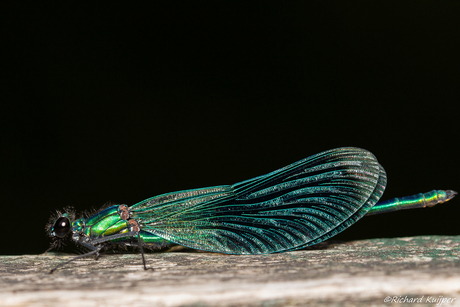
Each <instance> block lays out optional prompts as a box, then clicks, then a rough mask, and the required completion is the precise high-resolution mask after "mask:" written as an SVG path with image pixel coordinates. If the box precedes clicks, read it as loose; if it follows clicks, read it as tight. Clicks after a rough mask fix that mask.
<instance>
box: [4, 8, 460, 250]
mask: <svg viewBox="0 0 460 307" xmlns="http://www.w3.org/2000/svg"><path fill="white" fill-rule="evenodd" d="M459 12H460V5H459V2H456V1H451V2H447V1H403V2H400V1H384V2H369V1H336V2H334V1H332V2H331V1H327V2H326V1H320V2H313V1H308V2H307V1H303V2H297V3H292V2H289V3H284V2H279V3H276V4H273V3H267V2H260V3H257V4H254V3H252V4H248V3H246V2H233V1H231V2H219V3H217V4H216V3H203V2H196V1H195V2H192V3H188V2H180V3H174V4H161V5H158V4H157V2H154V3H153V4H151V5H149V6H137V5H133V4H125V5H117V4H113V3H108V2H104V3H98V4H87V5H82V4H75V5H73V4H68V3H65V4H61V3H53V5H48V6H47V5H45V4H37V3H34V2H31V3H28V4H25V3H21V4H18V3H16V4H13V5H12V6H10V7H9V8H8V9H7V10H6V11H5V12H4V14H5V15H6V19H5V20H4V21H3V25H2V28H3V29H2V32H3V33H4V34H6V37H4V38H3V39H2V45H3V48H2V49H4V50H6V51H7V53H8V54H7V56H6V57H3V59H2V62H3V69H2V75H3V80H4V81H3V85H4V86H5V87H4V88H3V91H2V94H1V97H2V98H1V100H2V107H1V110H2V112H1V163H2V167H1V202H2V204H1V206H2V207H1V208H2V210H1V212H2V215H1V216H2V219H1V225H2V228H1V229H2V230H1V232H2V244H0V249H1V251H0V253H1V254H24V253H41V252H43V251H44V250H45V249H46V248H47V247H48V246H49V238H48V237H47V236H46V234H45V232H44V226H45V224H46V223H47V221H48V218H49V216H50V215H51V213H52V212H54V210H56V209H59V208H62V207H65V206H69V205H71V206H74V207H75V208H76V209H77V210H79V211H82V210H87V209H90V208H98V207H100V206H102V205H103V204H104V203H105V202H107V201H113V202H117V203H126V204H129V205H131V204H134V203H136V202H138V201H141V200H143V199H146V198H148V197H152V196H155V195H158V194H162V193H166V192H171V191H177V190H184V189H191V188H200V187H206V186H213V185H221V184H232V183H235V182H238V181H242V180H245V179H249V178H251V177H254V176H258V175H262V174H265V173H267V172H270V171H273V170H275V169H277V168H279V167H282V166H285V165H287V164H290V163H292V162H295V161H297V160H299V159H302V158H305V157H307V156H309V155H312V154H315V153H318V152H320V151H323V150H327V149H331V148H335V147H341V146H357V147H362V148H366V149H368V150H370V151H372V152H373V153H374V154H375V155H376V156H377V158H378V159H379V161H380V163H381V164H382V165H383V166H384V167H385V169H386V171H387V174H388V185H387V190H386V192H385V194H384V196H383V198H382V199H388V198H393V197H397V196H405V195H410V194H415V193H419V192H427V191H430V190H432V189H454V190H459V186H458V180H457V177H456V175H458V173H459V166H458V162H457V161H458V153H459V151H458V144H457V141H458V135H459V128H458V112H457V111H456V109H458V106H457V104H458V102H459V98H460V95H459V90H458V88H459V80H460V69H459V68H460V65H459V64H460V63H459V58H460V57H459V54H460V50H459V45H458V29H459V28H458V23H457V22H458V16H459ZM459 208H460V204H459V199H455V200H453V201H451V202H449V203H447V204H443V205H440V206H438V207H435V208H431V209H419V210H408V211H404V212H397V213H391V214H386V215H382V216H375V217H368V218H364V219H363V220H361V221H359V222H358V223H357V224H356V225H354V226H352V227H351V228H350V229H348V230H346V231H345V232H344V233H342V234H341V235H339V236H338V237H337V238H339V239H343V240H351V239H361V238H378V237H392V236H413V235H425V234H430V235H433V234H444V235H457V234H459V229H458V216H459V213H460V209H459Z"/></svg>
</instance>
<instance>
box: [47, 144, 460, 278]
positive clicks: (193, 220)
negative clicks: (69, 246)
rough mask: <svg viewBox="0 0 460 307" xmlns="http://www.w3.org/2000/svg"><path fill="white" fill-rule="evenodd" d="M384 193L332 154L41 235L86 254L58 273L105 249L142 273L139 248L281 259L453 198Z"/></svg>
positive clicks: (357, 164) (65, 220) (368, 171)
mask: <svg viewBox="0 0 460 307" xmlns="http://www.w3.org/2000/svg"><path fill="white" fill-rule="evenodd" d="M385 186H386V174H385V170H384V169H383V167H382V166H381V165H380V164H379V163H378V162H377V159H376V158H375V156H374V155H373V154H372V153H370V152H369V151H367V150H364V149H360V148H352V147H345V148H337V149H332V150H329V151H325V152H322V153H319V154H316V155H313V156H310V157H308V158H306V159H303V160H301V161H298V162H296V163H293V164H290V165H288V166H286V167H283V168H281V169H279V170H276V171H274V172H271V173H269V174H266V175H263V176H260V177H256V178H253V179H249V180H246V181H242V182H239V183H236V184H233V185H221V186H215V187H210V188H202V189H194V190H185V191H179V192H173V193H167V194H163V195H159V196H155V197H152V198H149V199H146V200H144V201H141V202H139V203H137V204H134V205H132V206H130V207H129V206H127V205H114V206H110V207H108V208H105V209H101V210H100V211H99V212H97V213H96V214H94V215H92V216H90V217H87V218H83V217H78V218H77V217H76V215H75V213H74V212H73V211H71V210H68V211H66V212H63V213H60V212H58V214H57V215H56V216H54V217H52V218H51V220H50V223H49V225H48V226H47V231H48V234H49V235H50V236H51V237H52V238H53V243H52V245H51V247H50V249H53V248H57V247H59V246H60V245H61V243H65V242H66V241H69V240H70V241H73V242H74V243H75V244H76V245H77V246H80V247H81V248H82V249H84V250H85V251H86V252H85V253H84V254H82V255H80V256H76V257H75V258H73V259H71V260H70V261H67V262H64V263H62V264H61V265H59V266H58V267H61V266H62V265H65V264H67V263H69V262H71V261H73V260H75V259H78V258H81V257H86V256H89V255H96V256H99V252H101V251H103V250H105V249H110V248H116V247H127V246H135V247H136V246H137V247H139V249H140V251H141V254H142V260H143V264H144V269H147V267H146V264H145V259H144V252H143V249H144V248H148V249H153V250H155V249H157V250H162V249H167V248H168V247H170V246H172V245H182V246H186V247H190V248H193V249H198V250H203V251H210V252H219V253H226V254H250V255H252V254H268V253H280V252H288V251H293V250H297V249H301V248H304V247H307V246H311V245H314V244H317V243H319V242H322V241H324V240H326V239H328V238H331V237H333V236H335V235H336V234H338V233H340V232H342V231H343V230H345V229H346V228H348V227H350V226H351V225H352V224H354V223H355V222H356V221H358V220H359V219H360V218H361V217H363V216H365V215H371V214H377V213H383V212H389V211H396V210H400V209H406V208H423V207H431V206H434V205H435V204H437V203H443V202H445V201H448V200H450V199H452V198H453V197H454V196H455V195H456V194H457V193H456V192H454V191H451V190H447V191H443V190H434V191H431V192H428V193H421V194H417V195H413V196H408V197H403V198H395V199H392V200H389V201H385V202H380V203H378V201H379V199H380V197H381V196H382V194H383V192H384V190H385ZM58 267H56V268H55V269H57V268H58ZM55 269H53V270H52V271H51V272H53V271H54V270H55Z"/></svg>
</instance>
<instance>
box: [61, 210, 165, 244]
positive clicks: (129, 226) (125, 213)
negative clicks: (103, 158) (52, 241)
mask: <svg viewBox="0 0 460 307" xmlns="http://www.w3.org/2000/svg"><path fill="white" fill-rule="evenodd" d="M63 216H65V215H63ZM136 227H137V222H136V221H135V220H133V219H131V218H130V213H129V210H128V207H127V206H126V205H115V206H111V207H109V208H106V209H104V210H102V211H100V212H98V213H96V214H94V215H92V216H90V217H89V218H87V219H84V218H80V219H77V220H75V221H74V222H73V223H72V232H73V239H74V240H75V241H82V240H83V241H84V240H85V238H86V239H90V240H92V239H99V238H103V237H108V236H111V235H118V234H123V233H128V232H129V231H132V230H133V228H136ZM137 228H138V227H137ZM137 228H136V229H134V230H135V231H139V230H140V229H137ZM140 235H141V238H142V240H143V242H144V244H146V245H150V246H151V247H153V248H155V247H156V245H161V246H164V245H165V244H167V243H168V241H166V240H165V239H164V238H161V237H158V236H156V235H154V234H151V233H148V232H145V231H140ZM131 241H132V238H131V237H128V238H126V237H122V238H117V239H114V240H110V242H113V243H117V244H128V243H131Z"/></svg>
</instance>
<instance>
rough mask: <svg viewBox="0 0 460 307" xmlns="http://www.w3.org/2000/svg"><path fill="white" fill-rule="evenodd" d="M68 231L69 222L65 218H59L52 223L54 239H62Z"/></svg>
mask: <svg viewBox="0 0 460 307" xmlns="http://www.w3.org/2000/svg"><path fill="white" fill-rule="evenodd" d="M69 231H70V221H69V219H68V218H66V217H60V218H58V219H57V221H56V223H54V234H55V235H56V237H60V238H63V237H65V235H66V234H67V233H69Z"/></svg>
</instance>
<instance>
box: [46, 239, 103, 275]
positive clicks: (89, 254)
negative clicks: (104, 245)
mask: <svg viewBox="0 0 460 307" xmlns="http://www.w3.org/2000/svg"><path fill="white" fill-rule="evenodd" d="M93 247H94V246H93ZM94 248H95V249H94V250H92V251H90V252H88V253H85V254H82V255H79V256H76V257H73V258H72V259H70V260H68V261H66V262H63V263H61V264H59V265H58V266H56V267H55V268H54V269H52V270H51V271H50V274H53V272H54V271H56V270H57V269H58V268H60V267H63V266H64V265H66V264H68V263H70V262H73V261H75V260H77V259H80V258H85V257H88V256H91V255H96V258H97V257H99V251H100V249H99V248H97V247H94Z"/></svg>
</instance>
